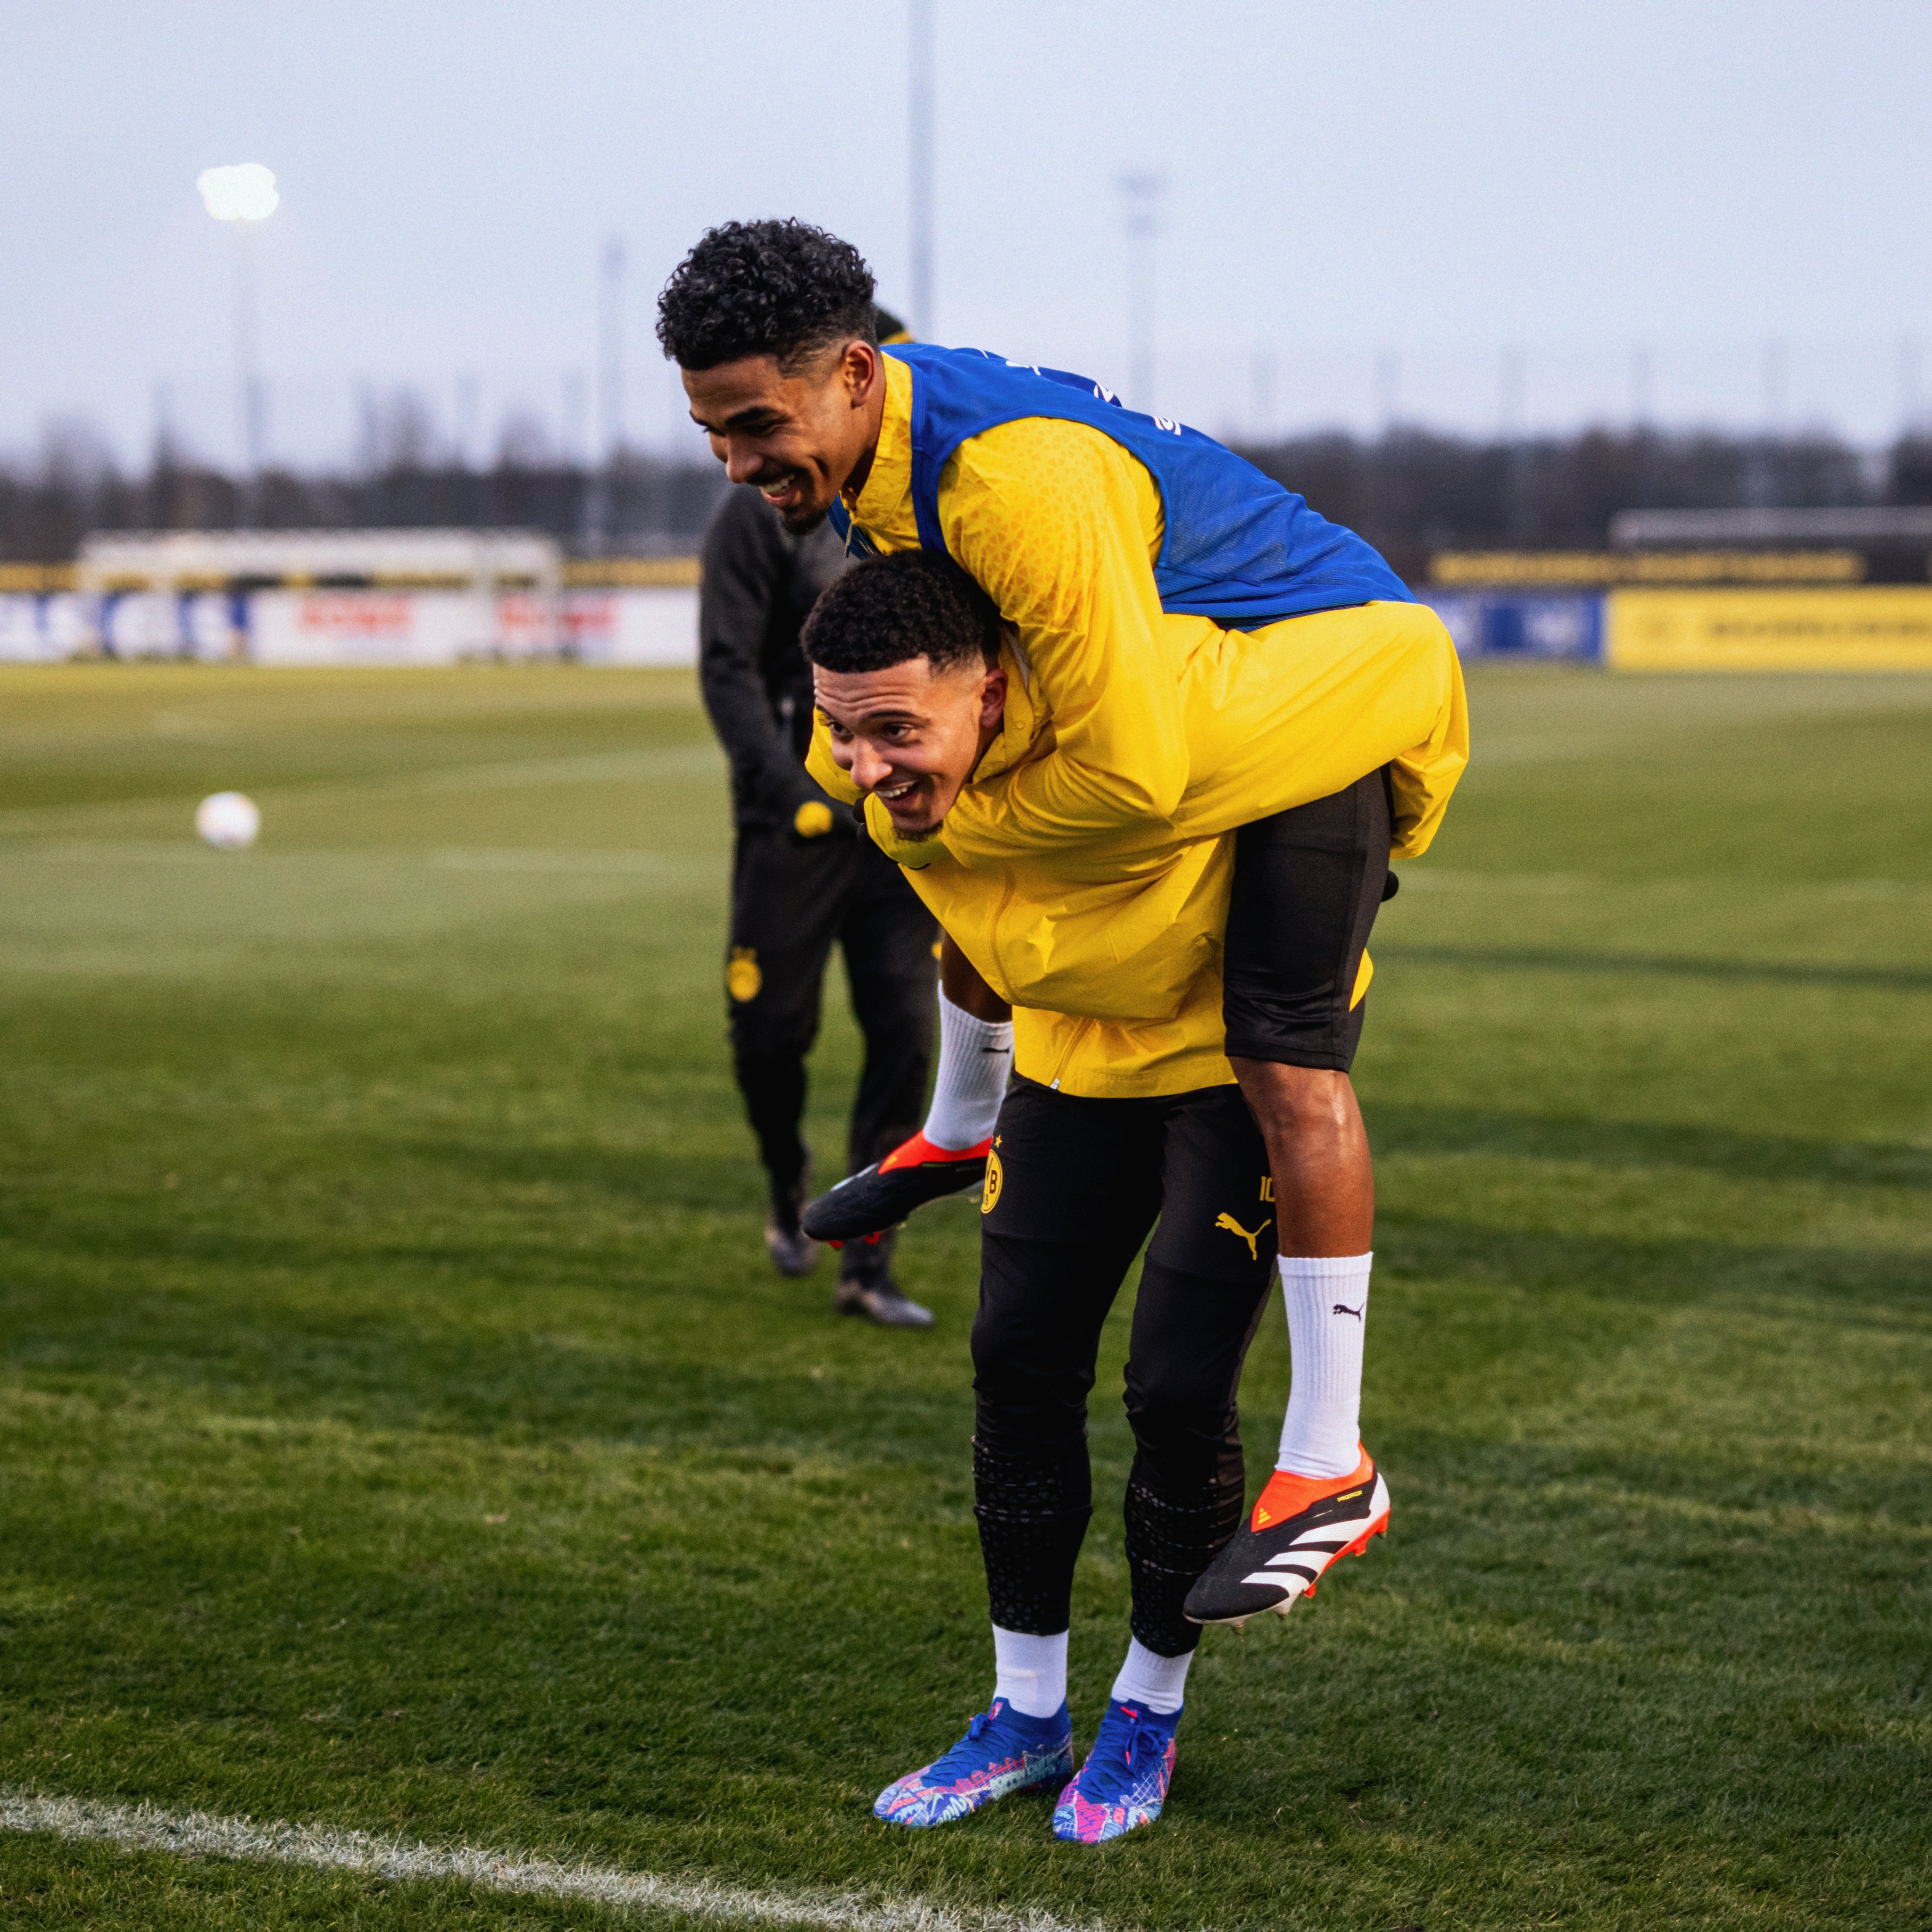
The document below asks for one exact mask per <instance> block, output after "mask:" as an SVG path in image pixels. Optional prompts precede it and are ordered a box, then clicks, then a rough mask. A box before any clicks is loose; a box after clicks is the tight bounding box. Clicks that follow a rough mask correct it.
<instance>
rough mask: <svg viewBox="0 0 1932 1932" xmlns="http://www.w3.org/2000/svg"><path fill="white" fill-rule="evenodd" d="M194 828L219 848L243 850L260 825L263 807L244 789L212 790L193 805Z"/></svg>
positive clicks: (223, 849)
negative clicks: (242, 790)
mask: <svg viewBox="0 0 1932 1932" xmlns="http://www.w3.org/2000/svg"><path fill="white" fill-rule="evenodd" d="M194 829H196V831H197V832H199V833H200V834H201V835H202V838H205V839H206V840H207V841H208V844H211V845H212V846H213V847H215V849H216V850H217V851H221V852H241V851H245V850H247V849H248V847H249V846H251V845H252V844H254V842H255V835H256V833H257V832H260V830H261V829H262V808H261V807H260V805H257V803H256V802H255V801H254V799H252V798H251V797H249V796H248V794H247V793H245V792H239V791H217V792H211V793H209V795H208V796H207V797H206V798H205V799H202V802H200V803H199V805H196V807H195V808H194Z"/></svg>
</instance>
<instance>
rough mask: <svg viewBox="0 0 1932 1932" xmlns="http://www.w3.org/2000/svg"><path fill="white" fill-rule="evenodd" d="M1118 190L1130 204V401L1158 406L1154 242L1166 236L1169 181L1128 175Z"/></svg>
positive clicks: (1133, 404) (1135, 404)
mask: <svg viewBox="0 0 1932 1932" xmlns="http://www.w3.org/2000/svg"><path fill="white" fill-rule="evenodd" d="M1115 186H1116V187H1118V189H1119V190H1120V191H1121V195H1122V196H1123V197H1124V199H1125V201H1126V203H1127V381H1128V384H1129V390H1128V395H1127V401H1128V403H1129V404H1130V407H1133V408H1134V409H1137V410H1151V409H1152V408H1153V407H1154V236H1156V234H1157V233H1159V231H1160V198H1161V196H1163V195H1164V194H1165V193H1166V192H1167V177H1166V175H1159V174H1125V175H1121V176H1120V177H1119V178H1118V180H1117V181H1115Z"/></svg>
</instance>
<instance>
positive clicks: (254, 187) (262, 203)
mask: <svg viewBox="0 0 1932 1932" xmlns="http://www.w3.org/2000/svg"><path fill="white" fill-rule="evenodd" d="M194 184H195V186H196V188H197V189H199V190H200V193H201V203H202V206H203V207H204V208H206V209H207V210H208V213H209V214H211V215H212V216H213V217H214V219H215V220H217V221H223V222H226V223H227V224H228V228H229V233H231V234H233V236H234V238H235V371H236V389H237V391H238V392H239V400H240V403H241V406H242V407H241V413H242V490H241V501H240V504H239V509H240V513H241V517H240V520H241V521H242V523H243V524H244V525H245V526H246V525H247V524H248V523H252V522H253V521H254V515H255V508H256V504H255V499H256V496H257V491H258V490H259V488H260V481H261V475H262V444H263V429H264V419H265V416H266V410H265V407H264V398H263V392H262V372H261V369H260V361H259V357H258V354H257V316H256V298H255V243H254V230H255V229H256V226H257V224H258V223H261V222H264V221H266V220H268V218H269V216H270V215H272V214H274V213H275V210H276V209H277V208H279V207H281V205H282V197H281V195H280V194H279V193H278V192H277V191H276V188H275V175H274V173H273V172H272V170H271V169H267V168H265V167H264V166H263V165H262V164H261V163H260V161H242V162H239V163H236V165H235V166H232V167H223V168H203V169H202V171H201V172H200V173H199V174H198V175H196V177H195V181H194Z"/></svg>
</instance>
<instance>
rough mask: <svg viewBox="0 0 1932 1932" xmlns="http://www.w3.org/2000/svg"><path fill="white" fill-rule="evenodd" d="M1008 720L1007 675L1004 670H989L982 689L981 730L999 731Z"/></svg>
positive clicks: (981, 686)
mask: <svg viewBox="0 0 1932 1932" xmlns="http://www.w3.org/2000/svg"><path fill="white" fill-rule="evenodd" d="M1006 718H1007V674H1006V673H1005V671H1004V670H989V672H987V673H986V682H985V683H984V684H983V685H980V730H983V731H997V730H998V729H999V728H1000V727H1001V725H1002V724H1004V723H1005V722H1006Z"/></svg>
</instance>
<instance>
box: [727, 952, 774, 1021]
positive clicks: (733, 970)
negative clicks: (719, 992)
mask: <svg viewBox="0 0 1932 1932" xmlns="http://www.w3.org/2000/svg"><path fill="white" fill-rule="evenodd" d="M764 983H765V976H764V975H763V974H762V973H761V972H760V971H758V949H757V947H755V946H734V947H732V949H731V957H730V960H729V962H727V964H726V965H725V968H724V990H725V991H726V992H727V993H729V994H730V995H731V997H732V998H733V999H734V1000H736V1001H737V1002H738V1003H739V1005H741V1006H742V1004H744V1003H745V1001H747V1000H755V999H756V998H757V997H758V989H759V988H760V986H763V984H764Z"/></svg>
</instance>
